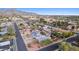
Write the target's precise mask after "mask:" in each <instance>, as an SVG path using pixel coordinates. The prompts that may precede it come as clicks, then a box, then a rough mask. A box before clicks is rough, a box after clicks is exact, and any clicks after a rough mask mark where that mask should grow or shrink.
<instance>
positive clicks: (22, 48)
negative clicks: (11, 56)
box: [14, 23, 27, 51]
mask: <svg viewBox="0 0 79 59" xmlns="http://www.w3.org/2000/svg"><path fill="white" fill-rule="evenodd" d="M14 26H15V30H16V42H17V50H18V51H26V50H27V49H26V46H25V44H24V41H23V39H22V37H21V34H20V32H19V29H18V27H17V25H16V23H14Z"/></svg>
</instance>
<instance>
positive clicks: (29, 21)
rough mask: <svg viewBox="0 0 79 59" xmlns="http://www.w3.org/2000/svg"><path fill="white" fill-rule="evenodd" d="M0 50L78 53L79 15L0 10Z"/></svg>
mask: <svg viewBox="0 0 79 59" xmlns="http://www.w3.org/2000/svg"><path fill="white" fill-rule="evenodd" d="M1 11H4V12H1ZM0 51H79V16H74V15H64V16H63V15H39V14H36V13H31V12H28V13H27V12H22V11H17V10H0Z"/></svg>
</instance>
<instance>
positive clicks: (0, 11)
mask: <svg viewBox="0 0 79 59" xmlns="http://www.w3.org/2000/svg"><path fill="white" fill-rule="evenodd" d="M0 15H6V16H12V15H38V14H36V13H33V12H24V11H19V10H16V9H8V8H7V9H6V8H5V9H0Z"/></svg>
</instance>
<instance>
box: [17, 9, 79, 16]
mask: <svg viewBox="0 0 79 59" xmlns="http://www.w3.org/2000/svg"><path fill="white" fill-rule="evenodd" d="M17 10H21V11H26V12H34V13H38V14H43V15H79V8H17Z"/></svg>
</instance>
